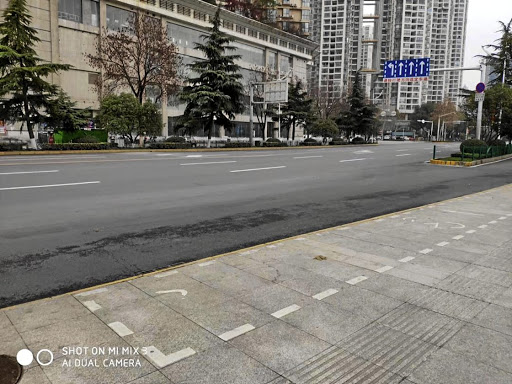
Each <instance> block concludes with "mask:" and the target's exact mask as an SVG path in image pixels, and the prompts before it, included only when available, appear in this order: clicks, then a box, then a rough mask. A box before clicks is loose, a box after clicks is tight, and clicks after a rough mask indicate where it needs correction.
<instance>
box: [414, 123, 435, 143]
mask: <svg viewBox="0 0 512 384" xmlns="http://www.w3.org/2000/svg"><path fill="white" fill-rule="evenodd" d="M417 122H418V123H421V124H425V123H430V135H429V139H430V141H432V131H433V130H434V122H433V121H432V120H417Z"/></svg>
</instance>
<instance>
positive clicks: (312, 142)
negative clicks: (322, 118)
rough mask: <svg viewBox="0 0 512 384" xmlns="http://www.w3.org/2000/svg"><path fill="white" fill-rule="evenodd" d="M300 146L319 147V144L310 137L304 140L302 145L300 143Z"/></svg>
mask: <svg viewBox="0 0 512 384" xmlns="http://www.w3.org/2000/svg"><path fill="white" fill-rule="evenodd" d="M300 145H306V146H308V145H321V143H319V142H318V141H316V140H315V139H313V138H311V137H310V138H307V139H306V140H304V141H303V142H302V143H300Z"/></svg>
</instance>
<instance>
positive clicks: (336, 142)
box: [329, 137, 345, 145]
mask: <svg viewBox="0 0 512 384" xmlns="http://www.w3.org/2000/svg"><path fill="white" fill-rule="evenodd" d="M343 144H345V140H343V139H342V138H341V137H335V138H333V139H332V140H331V141H330V142H329V145H343Z"/></svg>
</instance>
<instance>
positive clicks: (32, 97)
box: [0, 0, 70, 148]
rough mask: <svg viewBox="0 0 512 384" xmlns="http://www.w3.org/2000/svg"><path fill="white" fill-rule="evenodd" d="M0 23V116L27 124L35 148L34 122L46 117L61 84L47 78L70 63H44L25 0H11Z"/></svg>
mask: <svg viewBox="0 0 512 384" xmlns="http://www.w3.org/2000/svg"><path fill="white" fill-rule="evenodd" d="M3 20H4V21H3V22H2V23H0V36H2V38H1V39H0V98H6V99H5V100H2V101H1V106H2V108H0V118H1V119H3V120H17V121H21V122H22V123H23V124H26V126H27V130H28V133H29V136H30V142H31V147H32V148H35V147H36V145H35V138H34V129H33V127H34V124H36V123H39V122H41V121H43V120H44V114H43V112H44V111H45V110H47V109H48V106H49V103H50V100H51V98H52V97H54V96H56V95H57V94H58V90H59V88H58V87H57V86H55V85H53V84H50V83H49V82H47V81H45V80H44V79H45V78H46V77H47V76H49V75H51V74H53V73H57V72H58V71H60V70H67V69H69V68H70V66H69V65H61V64H52V63H43V62H42V60H41V59H40V58H39V57H37V55H36V52H35V50H34V45H35V44H36V43H38V42H39V41H40V40H39V38H38V37H37V31H36V30H35V29H34V28H32V27H30V23H31V20H32V16H30V14H29V13H28V10H27V3H26V0H10V2H9V5H8V6H7V8H6V9H5V11H4V13H3Z"/></svg>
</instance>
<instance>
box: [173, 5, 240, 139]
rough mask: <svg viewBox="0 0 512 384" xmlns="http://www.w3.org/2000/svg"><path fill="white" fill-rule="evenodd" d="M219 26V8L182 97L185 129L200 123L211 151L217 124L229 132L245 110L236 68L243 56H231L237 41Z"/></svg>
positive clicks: (199, 46) (197, 47) (238, 69)
mask: <svg viewBox="0 0 512 384" xmlns="http://www.w3.org/2000/svg"><path fill="white" fill-rule="evenodd" d="M220 23H221V20H220V7H218V8H217V12H216V13H215V17H214V18H213V20H212V24H213V26H212V28H211V32H210V34H209V35H203V36H201V37H202V39H203V41H204V43H202V44H201V43H196V49H197V50H199V51H201V52H203V53H204V56H205V59H204V60H197V61H195V62H194V63H192V64H190V66H189V67H190V69H191V73H192V76H193V77H191V78H189V79H188V85H187V86H186V87H185V88H184V89H183V91H182V93H181V95H180V98H181V100H183V101H185V102H186V103H187V106H186V107H185V112H184V114H183V122H184V126H185V127H187V126H190V125H194V124H195V123H196V122H197V121H200V122H201V123H202V124H203V126H205V129H206V131H208V147H210V141H211V137H212V130H213V127H214V123H217V124H219V125H223V126H224V127H226V128H228V129H229V128H231V125H232V124H231V120H232V119H234V118H235V114H237V113H241V112H242V111H243V110H244V104H243V91H244V87H243V85H242V83H241V82H240V80H241V79H242V75H241V74H240V67H239V66H238V65H236V64H235V60H237V59H239V58H240V56H239V55H230V54H229V52H232V51H234V50H236V48H235V47H233V46H230V45H229V44H230V43H231V42H233V40H234V39H233V38H232V37H229V36H227V35H226V34H225V33H223V32H221V31H220V29H219V27H220Z"/></svg>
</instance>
